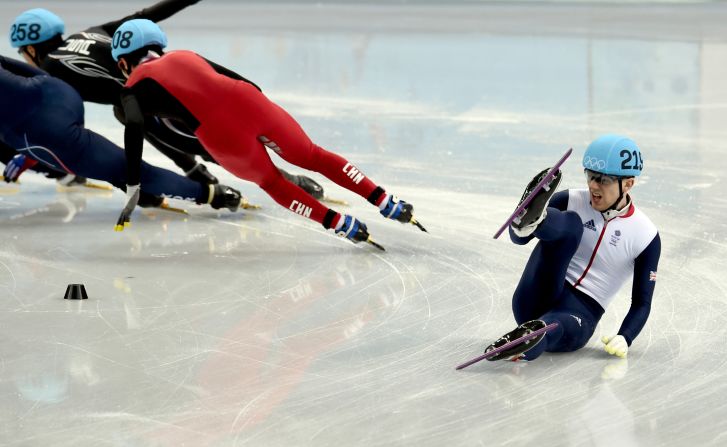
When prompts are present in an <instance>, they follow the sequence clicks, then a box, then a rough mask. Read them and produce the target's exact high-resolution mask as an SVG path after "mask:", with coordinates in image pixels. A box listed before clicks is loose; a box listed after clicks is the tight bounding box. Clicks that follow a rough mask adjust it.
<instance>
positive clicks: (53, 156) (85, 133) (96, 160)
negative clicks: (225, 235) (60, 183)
mask: <svg viewBox="0 0 727 447" xmlns="http://www.w3.org/2000/svg"><path fill="white" fill-rule="evenodd" d="M36 135H37V138H35V137H34V135H33V134H29V135H28V145H29V151H30V152H31V153H32V154H33V156H34V157H35V158H38V159H40V160H42V161H43V162H44V163H46V164H47V165H49V166H52V167H53V168H55V169H58V170H62V171H63V172H67V173H69V174H75V175H81V176H83V177H88V178H93V179H97V180H103V181H106V182H109V183H111V184H112V185H114V186H116V187H118V188H121V189H124V188H125V187H126V157H125V156H124V151H123V149H121V148H120V147H118V146H116V145H115V144H114V143H112V142H111V141H109V140H107V139H106V138H104V137H102V136H101V135H99V134H97V133H95V132H93V131H91V130H88V129H85V128H83V127H81V126H74V127H72V128H71V129H70V130H69V131H68V132H67V133H66V134H59V133H58V132H44V133H36ZM141 183H142V187H143V188H144V191H145V192H147V193H149V194H153V195H165V196H168V197H175V198H182V199H185V200H194V201H196V202H197V203H207V202H208V198H209V188H208V187H206V186H204V185H201V184H199V183H197V182H194V181H192V180H189V179H187V178H185V177H182V176H181V175H177V174H175V173H173V172H171V171H168V170H166V169H161V168H157V167H155V166H152V165H150V164H148V163H145V162H143V163H142V170H141Z"/></svg>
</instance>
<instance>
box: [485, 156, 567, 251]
mask: <svg viewBox="0 0 727 447" xmlns="http://www.w3.org/2000/svg"><path fill="white" fill-rule="evenodd" d="M571 153H573V148H570V149H568V150H567V151H566V152H565V154H563V156H562V157H560V160H558V162H557V163H556V164H555V165H554V166H553V167H552V168H550V171H548V173H547V174H546V175H545V177H543V180H541V181H540V182H539V183H538V184H537V185H535V189H533V191H532V192H531V193H530V195H529V196H527V197H526V198H525V200H524V201H523V203H521V204H520V205H519V206H518V207H517V208H515V211H513V213H512V214H510V217H508V218H507V220H506V221H505V223H504V224H502V226H501V227H500V229H499V230H497V233H495V235H494V236H493V239H497V238H498V237H500V235H501V234H502V232H503V231H505V229H506V228H507V226H508V225H510V224H511V223H512V221H513V220H515V218H516V217H517V216H518V215H519V214H520V213H521V212H522V211H523V210H524V209H525V208H527V206H528V205H530V202H532V201H533V198H535V195H536V194H537V193H538V192H540V190H541V189H542V188H543V186H545V184H546V183H548V182H549V181H550V180H551V179H552V178H553V175H554V174H555V173H556V172H558V169H560V167H561V166H562V165H563V163H565V161H566V160H567V159H568V157H570V154H571Z"/></svg>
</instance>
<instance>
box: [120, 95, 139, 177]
mask: <svg viewBox="0 0 727 447" xmlns="http://www.w3.org/2000/svg"><path fill="white" fill-rule="evenodd" d="M121 101H122V105H123V108H124V115H125V116H126V128H125V130H124V149H125V152H126V175H127V178H126V184H127V185H138V184H139V183H140V182H141V155H142V150H143V147H144V115H143V114H142V112H141V107H140V106H139V102H138V101H137V99H136V97H135V96H134V95H133V94H130V93H126V94H124V95H123V96H122V99H121Z"/></svg>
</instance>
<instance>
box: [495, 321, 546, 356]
mask: <svg viewBox="0 0 727 447" xmlns="http://www.w3.org/2000/svg"><path fill="white" fill-rule="evenodd" d="M545 326H546V324H545V321H543V320H531V321H526V322H525V323H523V324H521V325H520V326H518V327H516V328H515V329H514V330H513V331H511V332H508V333H507V334H505V335H503V336H502V337H500V338H498V339H497V340H496V341H495V342H494V343H492V344H491V345H490V346H488V347H487V348H486V349H485V354H487V353H488V352H490V351H492V350H494V349H497V348H499V347H500V346H503V345H505V344H507V343H510V342H511V341H513V340H517V339H518V338H520V337H522V336H524V335H528V334H530V333H532V332H535V331H537V330H538V329H542V328H544V327H545ZM543 337H545V332H543V333H542V334H540V335H538V336H537V337H535V338H531V339H530V340H526V341H524V342H522V343H520V344H517V345H515V346H513V347H511V348H509V349H506V350H504V351H502V352H501V353H499V354H495V355H494V356H492V357H489V358H488V359H487V360H489V361H495V360H515V359H517V358H519V357H520V356H521V355H522V354H524V353H526V352H527V351H529V350H530V349H532V348H533V347H535V345H537V344H538V343H540V341H541V340H542V339H543Z"/></svg>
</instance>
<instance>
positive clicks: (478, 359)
mask: <svg viewBox="0 0 727 447" xmlns="http://www.w3.org/2000/svg"><path fill="white" fill-rule="evenodd" d="M557 327H558V323H550V324H549V325H547V326H545V327H544V328H541V329H538V330H537V331H533V332H531V333H529V334H527V335H523V336H522V337H520V338H516V339H515V340H513V341H511V342H508V343H505V344H504V345H502V346H500V347H499V348H496V349H493V350H492V351H490V352H488V353H486V354H483V355H481V356H479V357H475V358H473V359H472V360H470V361H467V362H465V363H462V364H461V365H459V366H458V367H457V368H455V369H457V370H459V369H464V368H467V367H468V366H470V365H474V364H475V363H477V362H481V361H482V360H485V359H486V358H489V357H494V356H496V355H497V354H499V353H501V352H502V351H507V350H508V349H510V348H512V347H513V346H517V345H519V344H520V343H522V342H525V341H528V340H530V339H531V338H535V337H537V336H538V335H540V334H542V333H544V332H548V331H551V330H553V329H555V328H557Z"/></svg>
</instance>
